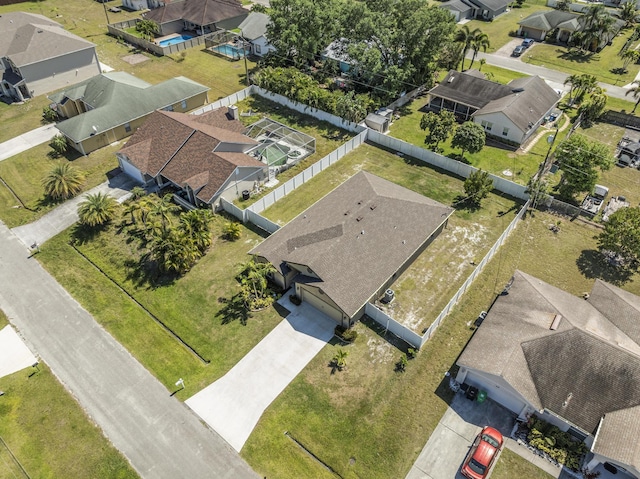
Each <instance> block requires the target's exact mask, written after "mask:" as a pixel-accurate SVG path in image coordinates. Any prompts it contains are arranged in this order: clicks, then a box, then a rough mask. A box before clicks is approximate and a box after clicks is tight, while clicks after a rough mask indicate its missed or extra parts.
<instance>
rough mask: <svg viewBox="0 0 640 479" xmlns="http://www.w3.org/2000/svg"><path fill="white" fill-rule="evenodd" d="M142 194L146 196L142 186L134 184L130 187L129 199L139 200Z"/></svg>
mask: <svg viewBox="0 0 640 479" xmlns="http://www.w3.org/2000/svg"><path fill="white" fill-rule="evenodd" d="M144 196H147V192H146V190H145V189H144V188H143V187H142V186H134V187H133V188H131V199H132V200H133V201H135V200H139V199H140V198H142V197H144Z"/></svg>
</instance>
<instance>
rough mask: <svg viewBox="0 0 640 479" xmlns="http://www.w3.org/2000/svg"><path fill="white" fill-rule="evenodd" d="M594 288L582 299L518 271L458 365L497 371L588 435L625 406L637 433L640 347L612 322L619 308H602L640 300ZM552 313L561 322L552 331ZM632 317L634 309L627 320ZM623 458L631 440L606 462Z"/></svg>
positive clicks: (631, 451) (633, 447)
mask: <svg viewBox="0 0 640 479" xmlns="http://www.w3.org/2000/svg"><path fill="white" fill-rule="evenodd" d="M594 291H595V295H594V296H593V297H590V298H589V301H585V300H583V299H580V298H578V297H575V296H573V295H571V294H569V293H567V292H565V291H562V290H560V289H558V288H555V287H553V286H551V285H549V284H547V283H545V282H543V281H541V280H539V279H537V278H534V277H532V276H529V275H527V274H525V273H522V272H520V271H516V272H515V274H514V281H513V284H512V286H511V288H510V290H509V294H508V295H505V296H500V297H499V298H498V299H497V301H496V302H495V303H494V305H493V306H492V308H491V310H490V311H489V314H488V315H487V317H486V319H485V320H484V322H483V323H482V326H481V327H480V328H479V329H478V330H477V331H476V333H475V335H474V336H473V338H472V339H471V341H470V342H469V344H468V345H467V347H466V348H465V350H464V351H463V353H462V354H461V356H460V358H459V359H458V362H457V363H458V365H460V366H464V367H468V368H471V369H476V370H480V371H484V372H486V373H489V374H493V375H497V376H502V377H503V378H504V379H505V380H506V381H507V382H509V384H511V386H512V387H514V389H516V390H517V391H518V392H519V393H520V394H522V396H523V397H524V398H526V399H527V400H528V401H529V402H530V403H531V404H532V405H534V406H535V407H536V408H538V409H542V408H546V409H548V410H550V411H552V412H554V413H555V414H557V415H559V416H561V417H563V418H565V419H567V420H568V421H570V422H572V423H573V424H575V425H577V426H578V427H580V428H582V429H584V430H586V431H588V432H592V433H593V432H595V429H596V428H597V426H598V424H599V422H600V419H601V418H602V417H603V416H605V419H604V421H603V427H602V428H601V429H602V430H604V429H605V426H606V427H610V426H608V425H607V420H608V419H607V418H611V415H612V413H614V412H616V411H623V410H626V411H627V412H625V413H624V415H625V421H626V427H629V428H630V429H631V430H633V431H635V430H638V429H639V428H640V408H638V406H640V345H638V343H637V342H636V341H635V340H634V339H633V338H632V337H630V336H629V335H628V334H626V333H625V331H623V330H621V329H620V328H619V327H617V325H616V324H615V322H616V321H618V317H617V311H619V309H610V308H609V307H608V305H609V304H610V303H611V297H614V298H615V297H621V298H625V301H624V303H625V304H626V305H630V306H632V307H635V306H639V307H640V304H639V303H638V298H637V297H635V296H634V297H633V298H634V299H633V301H629V299H630V298H629V297H630V296H633V295H630V293H627V292H625V291H622V290H620V289H619V288H616V287H615V286H612V285H608V284H604V285H598V284H597V285H596V286H594ZM614 302H615V301H614ZM594 304H598V307H599V308H601V309H602V310H604V311H606V315H605V314H602V312H601V311H600V310H599V309H598V308H596V307H595V306H594ZM634 305H635V306H634ZM557 314H559V315H561V316H562V319H561V321H560V325H559V327H558V329H556V330H555V331H552V330H550V329H549V328H550V326H551V323H552V321H553V319H554V318H555V316H556V315H557ZM638 314H640V309H639V310H638V311H636V312H635V313H634V314H633V315H629V316H628V318H627V319H626V320H625V321H631V320H630V319H629V318H631V317H633V316H634V315H638ZM628 324H629V325H630V324H631V322H629V323H628ZM636 328H640V323H637V324H636ZM487 351H491V354H487ZM619 414H622V413H619ZM617 417H618V416H616V414H614V415H613V418H612V419H616V418H617ZM607 440H609V439H607ZM598 441H599V442H601V443H602V444H601V446H602V447H603V450H605V449H606V448H611V446H610V445H605V444H604V441H605V439H604V438H603V437H602V436H600V439H598ZM616 451H617V452H616ZM629 455H632V456H634V457H635V460H636V462H635V464H638V463H640V461H638V459H639V458H638V446H637V444H635V443H634V444H630V445H627V446H625V445H624V444H617V445H616V447H615V450H613V451H612V450H609V449H607V457H610V458H612V459H619V460H623V459H624V458H625V457H628V456H629ZM627 463H628V462H627Z"/></svg>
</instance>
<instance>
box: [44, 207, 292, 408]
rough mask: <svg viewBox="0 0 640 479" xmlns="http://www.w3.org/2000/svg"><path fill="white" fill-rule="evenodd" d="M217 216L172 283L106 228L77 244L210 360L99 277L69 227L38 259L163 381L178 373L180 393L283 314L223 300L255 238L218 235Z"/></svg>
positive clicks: (221, 367)
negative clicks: (198, 253)
mask: <svg viewBox="0 0 640 479" xmlns="http://www.w3.org/2000/svg"><path fill="white" fill-rule="evenodd" d="M226 221H228V220H227V219H226V218H225V217H223V216H219V215H218V216H216V217H215V220H214V222H213V225H212V229H213V235H214V243H213V246H212V247H211V249H210V251H209V252H208V253H207V255H206V256H205V257H204V258H202V259H201V260H200V261H199V262H198V263H197V264H196V265H195V266H194V267H193V269H192V270H191V271H189V273H188V274H186V275H185V276H183V277H181V278H179V279H177V280H176V281H174V282H168V281H164V280H163V281H161V282H160V283H159V284H158V283H152V282H150V281H149V280H148V277H147V276H146V275H144V274H143V273H142V272H141V271H140V268H139V267H138V264H139V258H140V256H141V254H142V253H143V252H142V251H139V250H138V247H137V245H138V243H137V242H135V241H134V242H131V241H130V238H129V237H128V235H126V234H125V233H124V232H123V231H121V229H120V228H118V227H116V226H112V227H110V228H108V229H107V230H106V231H104V232H101V233H100V234H98V235H96V236H95V237H94V238H93V239H91V240H88V241H86V242H85V241H81V242H80V244H78V246H77V247H78V249H79V250H80V251H81V252H82V253H83V254H84V255H86V256H87V257H88V258H90V259H91V261H92V262H93V263H94V264H96V265H98V266H99V267H100V268H101V269H102V270H103V271H104V272H105V273H106V274H107V275H108V276H109V277H110V278H112V279H113V280H115V281H116V282H117V283H118V285H120V286H121V287H122V288H124V289H125V290H126V291H127V292H128V293H129V294H130V295H132V296H133V297H134V298H135V299H136V300H137V301H139V302H140V303H142V304H143V305H144V306H145V307H146V308H147V309H148V310H149V311H151V312H152V313H153V314H154V315H155V316H157V317H158V318H160V319H161V320H162V321H163V322H164V323H165V324H166V325H168V326H169V327H170V328H171V329H173V330H174V331H175V332H176V333H177V334H178V335H179V336H180V337H181V338H182V339H183V340H184V341H185V342H187V343H188V344H189V345H190V346H191V347H193V348H194V349H195V350H196V351H197V352H198V353H199V354H200V355H201V356H203V357H204V358H205V359H207V360H209V361H210V363H209V364H204V363H202V362H201V361H199V360H198V359H197V358H196V357H195V356H194V355H193V354H192V353H190V352H189V351H188V350H187V349H186V348H184V347H183V346H181V345H180V344H179V343H178V342H177V341H176V340H175V339H173V338H172V337H171V336H170V335H169V334H168V333H166V332H165V330H163V329H162V328H161V327H160V326H159V325H158V324H157V323H155V322H154V321H153V320H152V319H151V318H150V317H149V316H148V315H147V314H146V313H145V312H144V311H143V310H142V309H141V308H140V307H139V306H137V305H136V304H135V303H134V302H133V301H131V300H130V299H129V298H128V297H127V296H126V295H125V294H124V293H123V292H122V291H121V290H119V289H118V288H117V287H116V286H115V285H114V284H113V283H112V282H111V281H110V280H109V279H107V277H106V276H104V275H103V274H101V273H100V272H99V271H98V270H97V269H95V268H94V267H92V266H91V264H90V263H88V262H87V260H85V259H84V258H83V257H82V256H81V255H79V254H78V253H77V252H76V251H75V250H74V249H73V248H72V247H70V246H69V244H68V243H69V241H70V239H71V235H72V231H71V230H67V231H65V232H64V233H62V234H60V235H58V236H57V237H55V238H53V239H52V240H49V241H48V242H47V243H46V244H45V246H44V247H43V248H42V249H41V253H40V254H39V255H38V259H39V260H40V261H41V262H42V263H43V265H44V266H45V267H46V268H47V270H48V271H49V272H51V274H53V275H54V277H55V278H56V279H57V280H58V281H59V282H60V284H62V285H63V286H64V287H65V288H66V289H67V290H68V291H69V292H70V293H71V294H72V295H73V296H74V297H75V298H76V299H77V300H78V301H79V302H80V303H81V304H82V305H83V306H84V307H85V308H87V310H88V311H89V312H90V313H91V314H92V315H93V316H94V317H95V318H96V320H97V321H98V322H99V323H101V324H102V325H103V326H104V327H105V328H106V329H107V330H108V331H109V332H110V333H111V334H113V336H114V337H115V338H116V339H117V340H118V341H119V342H120V343H122V344H123V345H124V346H125V347H126V348H127V350H129V351H130V352H131V353H132V354H133V355H134V356H135V357H136V358H137V359H138V360H139V361H140V362H141V363H142V364H143V365H144V366H145V367H146V368H147V369H149V370H150V371H151V372H152V373H153V374H154V375H155V376H156V377H157V378H158V379H160V381H161V382H162V383H163V384H165V385H166V386H167V387H173V384H174V383H175V381H176V380H177V378H179V377H182V378H184V380H185V384H186V385H187V387H186V389H185V390H184V391H183V392H180V393H179V394H178V396H180V397H181V398H187V397H189V396H191V395H192V394H194V393H195V392H197V391H199V390H200V389H202V388H203V387H205V386H207V385H209V384H210V383H212V382H213V381H214V380H216V379H218V378H219V377H220V376H222V375H223V374H224V373H226V372H227V371H228V370H229V369H231V367H232V366H233V365H234V364H236V363H237V362H238V361H239V360H240V359H241V358H242V357H243V356H244V355H245V354H246V353H247V352H248V351H249V350H251V349H252V348H253V347H254V346H255V345H256V344H257V343H258V342H259V341H260V340H261V339H262V338H263V337H264V336H266V334H267V333H268V332H269V331H271V329H273V327H274V326H275V325H276V324H278V323H279V322H280V321H281V320H282V316H281V315H280V313H279V312H278V311H277V310H276V309H275V308H268V309H266V310H264V311H261V312H258V313H254V314H250V315H249V316H250V317H249V318H248V319H247V321H246V324H243V322H242V321H241V317H242V311H240V310H239V309H238V308H237V307H236V306H235V304H227V303H224V302H223V299H229V298H231V297H232V296H233V295H235V294H236V293H237V292H238V290H239V285H238V283H237V282H236V281H235V275H236V274H237V273H238V271H239V268H238V265H239V264H240V263H242V262H245V261H247V260H248V259H249V256H248V255H247V253H248V251H249V250H250V249H251V248H252V247H253V246H254V245H256V244H257V243H258V242H259V241H261V237H260V236H258V234H256V233H254V232H252V231H251V230H249V229H247V228H244V227H242V238H241V239H240V240H239V241H236V242H229V241H226V240H223V239H222V238H221V235H222V229H223V225H224V223H225V222H226Z"/></svg>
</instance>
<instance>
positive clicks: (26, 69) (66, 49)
mask: <svg viewBox="0 0 640 479" xmlns="http://www.w3.org/2000/svg"><path fill="white" fill-rule="evenodd" d="M98 74H100V64H99V62H98V55H97V53H96V48H95V45H94V44H93V43H91V42H88V41H87V40H85V39H83V38H80V37H78V36H77V35H74V34H72V33H69V32H68V31H66V30H65V29H64V28H62V25H60V24H59V23H57V22H54V21H52V20H50V19H48V18H47V17H44V16H42V15H37V14H34V13H25V12H5V13H2V14H0V94H2V95H3V96H5V97H8V98H11V99H13V100H17V101H23V100H25V99H28V98H31V97H34V96H38V95H42V94H45V93H49V92H51V91H54V90H58V89H60V88H64V87H66V86H69V85H73V84H75V83H78V82H81V81H83V80H86V79H87V78H90V77H92V76H95V75H98Z"/></svg>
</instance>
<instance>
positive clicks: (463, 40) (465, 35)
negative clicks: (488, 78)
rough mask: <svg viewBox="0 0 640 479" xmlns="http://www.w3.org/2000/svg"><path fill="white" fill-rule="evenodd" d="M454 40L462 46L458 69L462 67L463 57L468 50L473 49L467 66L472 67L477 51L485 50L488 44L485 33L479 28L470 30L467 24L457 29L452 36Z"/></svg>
mask: <svg viewBox="0 0 640 479" xmlns="http://www.w3.org/2000/svg"><path fill="white" fill-rule="evenodd" d="M453 40H454V42H456V43H457V44H458V45H460V47H461V48H462V59H461V62H460V71H462V70H463V69H464V59H465V57H466V56H467V53H468V52H469V50H472V51H473V56H472V57H471V64H470V65H469V68H471V67H473V63H474V62H475V61H476V57H477V56H478V52H479V51H480V50H482V51H483V52H486V51H487V48H489V46H490V42H489V37H488V36H487V34H486V33H483V32H482V30H480V29H479V28H475V29H473V30H470V29H469V27H468V26H467V25H463V26H462V28H460V30H458V31H457V32H456V34H455V37H454V38H453Z"/></svg>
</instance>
